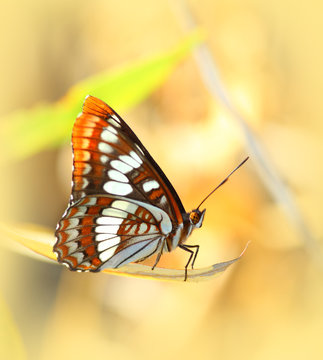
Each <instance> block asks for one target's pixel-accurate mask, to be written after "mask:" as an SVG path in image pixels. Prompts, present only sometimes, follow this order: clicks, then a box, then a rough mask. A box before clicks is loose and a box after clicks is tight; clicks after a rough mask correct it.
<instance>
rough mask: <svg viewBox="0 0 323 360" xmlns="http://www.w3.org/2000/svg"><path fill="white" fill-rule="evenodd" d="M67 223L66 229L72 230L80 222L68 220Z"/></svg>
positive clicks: (72, 219)
mask: <svg viewBox="0 0 323 360" xmlns="http://www.w3.org/2000/svg"><path fill="white" fill-rule="evenodd" d="M68 221H69V224H68V226H67V227H66V229H72V228H74V227H76V226H77V225H78V224H79V222H80V220H79V219H78V218H70V219H69V220H68Z"/></svg>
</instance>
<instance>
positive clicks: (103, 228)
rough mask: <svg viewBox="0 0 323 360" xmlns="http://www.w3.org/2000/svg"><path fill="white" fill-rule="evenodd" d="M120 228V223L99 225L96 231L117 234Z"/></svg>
mask: <svg viewBox="0 0 323 360" xmlns="http://www.w3.org/2000/svg"><path fill="white" fill-rule="evenodd" d="M118 230H119V225H99V226H97V227H96V228H95V232H96V233H98V234H110V235H111V234H114V235H116V234H117V232H118ZM98 241H99V240H98Z"/></svg>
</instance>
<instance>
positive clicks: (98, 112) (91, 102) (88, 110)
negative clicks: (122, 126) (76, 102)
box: [82, 95, 114, 118]
mask: <svg viewBox="0 0 323 360" xmlns="http://www.w3.org/2000/svg"><path fill="white" fill-rule="evenodd" d="M82 112H83V114H88V115H95V116H100V117H104V118H106V117H109V116H110V115H113V114H114V111H113V110H112V109H111V108H110V106H108V105H107V104H106V103H105V102H104V101H102V100H100V99H98V98H96V97H94V96H92V95H87V96H86V97H85V99H84V103H83V109H82Z"/></svg>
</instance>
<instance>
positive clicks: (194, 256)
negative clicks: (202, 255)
mask: <svg viewBox="0 0 323 360" xmlns="http://www.w3.org/2000/svg"><path fill="white" fill-rule="evenodd" d="M179 247H180V248H181V249H183V250H185V251H188V252H189V253H191V255H190V257H189V259H188V262H187V264H186V265H185V277H184V281H186V280H187V268H188V265H189V264H190V262H191V261H192V259H193V261H192V269H193V265H194V262H195V259H196V256H197V253H198V252H199V249H200V246H199V245H179ZM190 248H195V249H196V250H195V252H194V251H193V250H191V249H190Z"/></svg>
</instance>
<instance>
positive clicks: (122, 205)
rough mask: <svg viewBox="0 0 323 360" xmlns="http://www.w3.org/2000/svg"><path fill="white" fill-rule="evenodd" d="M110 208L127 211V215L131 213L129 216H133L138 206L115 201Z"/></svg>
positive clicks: (127, 202)
mask: <svg viewBox="0 0 323 360" xmlns="http://www.w3.org/2000/svg"><path fill="white" fill-rule="evenodd" d="M111 206H113V207H114V208H117V209H120V210H124V211H127V212H128V213H131V214H134V213H135V212H136V211H137V209H138V205H135V204H133V203H132V202H129V201H123V200H116V201H114V202H113V203H112V204H111ZM103 212H104V210H103Z"/></svg>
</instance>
